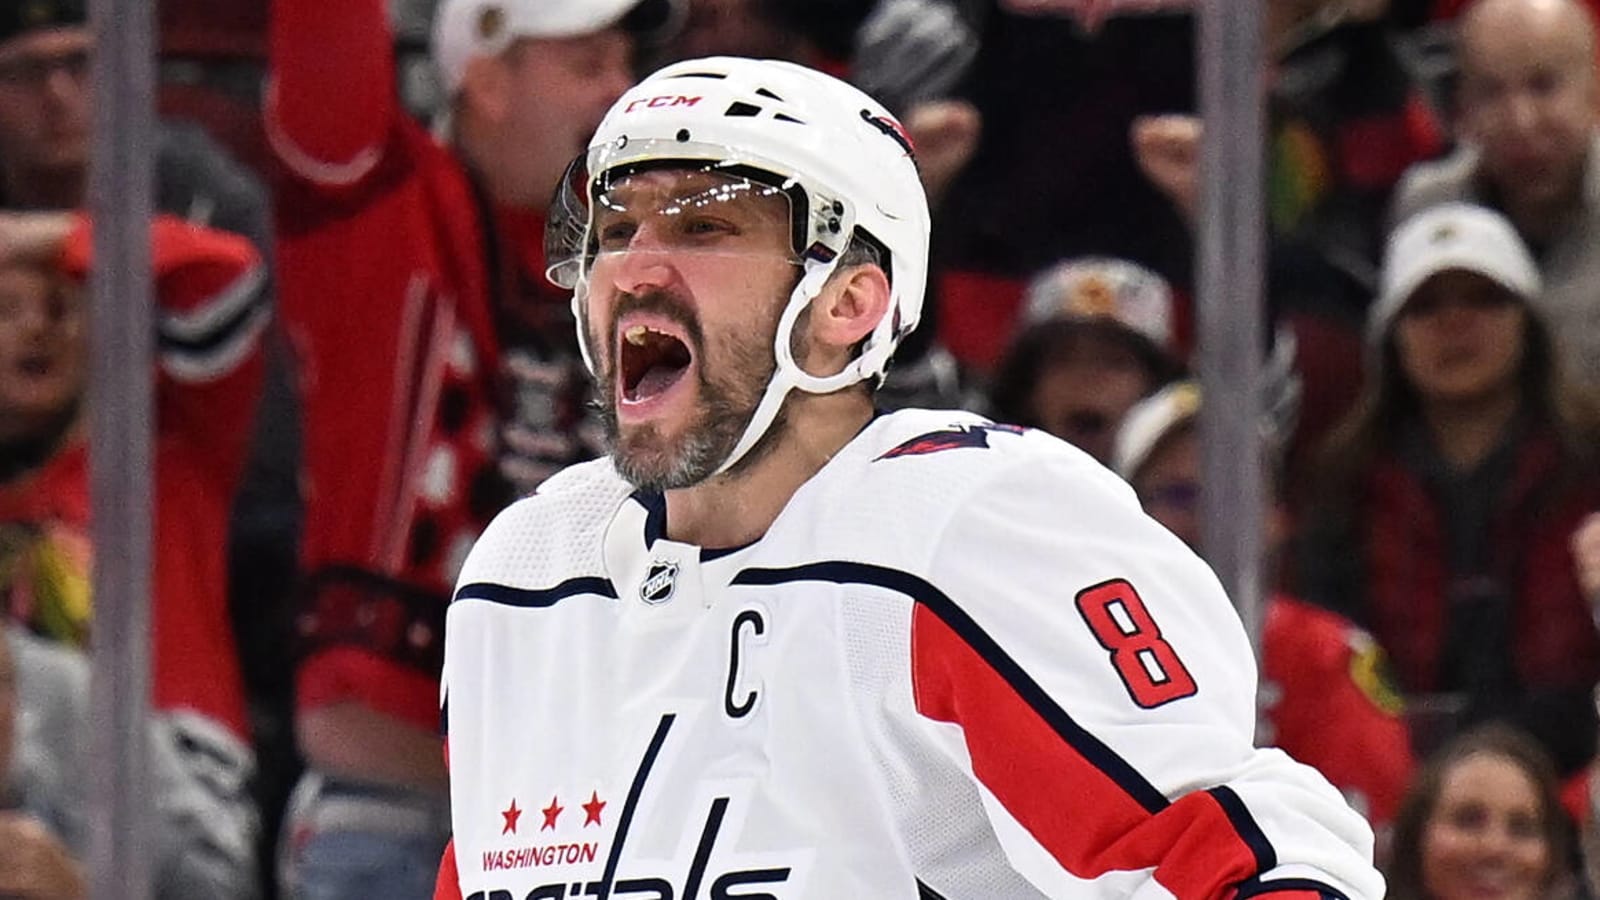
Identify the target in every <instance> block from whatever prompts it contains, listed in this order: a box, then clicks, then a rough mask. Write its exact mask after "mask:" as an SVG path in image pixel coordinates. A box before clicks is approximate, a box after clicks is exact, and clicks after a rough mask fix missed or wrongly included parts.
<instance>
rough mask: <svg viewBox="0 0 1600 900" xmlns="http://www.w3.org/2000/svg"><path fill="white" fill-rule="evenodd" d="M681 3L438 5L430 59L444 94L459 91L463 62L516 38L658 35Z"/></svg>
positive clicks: (567, 0) (531, 0)
mask: <svg viewBox="0 0 1600 900" xmlns="http://www.w3.org/2000/svg"><path fill="white" fill-rule="evenodd" d="M683 11H684V7H683V2H682V0H443V2H441V3H440V4H439V10H438V12H437V13H436V14H435V17H434V20H433V58H434V62H435V64H436V65H437V66H438V67H439V75H440V77H441V78H442V79H443V82H444V88H445V91H446V93H450V94H454V93H455V92H456V91H457V90H458V89H459V88H460V87H461V78H462V75H463V74H464V73H465V72H466V69H467V63H468V62H469V61H470V60H472V59H474V58H476V57H479V56H494V55H495V54H498V53H502V52H504V51H505V49H506V48H507V47H510V46H511V43H512V41H515V40H516V39H517V38H566V37H580V36H583V35H587V34H594V33H596V32H600V31H604V30H606V29H608V28H612V27H626V28H628V30H630V31H633V32H635V33H639V34H647V35H654V34H658V33H664V32H666V31H667V30H669V29H670V28H671V27H672V26H675V25H676V24H677V23H678V21H679V20H680V19H681V18H682V15H683Z"/></svg>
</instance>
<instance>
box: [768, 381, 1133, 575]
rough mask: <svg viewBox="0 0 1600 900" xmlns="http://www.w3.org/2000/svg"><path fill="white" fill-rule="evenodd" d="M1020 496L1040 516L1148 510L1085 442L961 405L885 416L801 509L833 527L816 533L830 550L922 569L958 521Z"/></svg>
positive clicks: (805, 496)
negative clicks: (1065, 510)
mask: <svg viewBox="0 0 1600 900" xmlns="http://www.w3.org/2000/svg"><path fill="white" fill-rule="evenodd" d="M1019 492H1022V493H1027V494H1029V495H1032V496H1033V497H1034V498H1035V500H1036V501H1037V502H1031V503H1029V504H1028V505H1029V506H1030V507H1031V508H1032V509H1033V510H1034V511H1036V512H1037V514H1038V515H1040V516H1044V515H1046V514H1047V512H1048V510H1049V509H1051V508H1059V505H1060V504H1061V503H1068V502H1070V503H1071V504H1072V505H1074V506H1077V507H1080V508H1081V507H1083V506H1084V505H1086V504H1090V505H1097V504H1101V503H1105V502H1110V503H1112V504H1113V505H1116V506H1122V507H1126V509H1127V510H1128V511H1129V512H1130V513H1133V512H1137V509H1138V506H1137V501H1136V500H1135V499H1134V497H1133V493H1132V491H1131V490H1130V489H1129V488H1128V487H1127V485H1126V484H1125V483H1123V481H1122V480H1121V479H1119V478H1117V477H1116V475H1114V474H1112V473H1111V472H1110V471H1109V470H1107V469H1106V468H1104V467H1103V466H1101V465H1100V464H1099V463H1097V462H1096V461H1095V460H1094V459H1092V458H1091V457H1090V456H1088V454H1086V453H1084V452H1082V451H1081V450H1079V449H1077V448H1076V447H1073V446H1071V445H1070V444H1067V443H1066V442H1064V441H1061V440H1058V439H1057V438H1055V437H1052V436H1050V435H1048V434H1045V433H1044V432H1040V431H1035V430H1032V429H1024V428H1019V427H1017V426H1014V425H1004V424H1000V423H996V422H993V421H990V420H988V419H985V418H983V417H982V416H979V415H976V414H973V413H968V412H961V411H952V410H903V411H900V412H896V413H890V414H886V415H882V416H879V417H878V418H877V419H876V420H874V421H873V422H872V423H871V424H870V425H869V426H868V427H867V428H866V429H864V430H863V431H862V433H861V434H860V435H858V436H857V437H856V439H855V440H853V441H852V442H851V443H850V444H849V445H847V446H846V447H845V448H844V449H843V450H842V451H840V453H839V454H838V455H837V456H836V457H835V458H834V459H833V461H831V462H830V463H829V464H828V465H827V466H826V467H825V468H824V469H823V470H822V471H821V472H819V473H818V474H817V476H816V477H814V478H813V479H812V481H811V482H809V483H808V484H807V485H805V487H804V488H802V490H801V492H800V494H799V495H798V496H797V498H796V501H797V502H796V503H794V504H791V506H792V507H795V508H796V509H795V511H796V512H800V511H801V510H803V511H804V515H803V516H796V517H795V518H809V519H810V520H812V521H813V522H815V521H825V522H827V523H828V527H827V528H826V529H823V530H816V529H813V530H810V531H809V532H808V534H809V535H810V540H811V541H815V542H817V543H818V544H819V546H817V547H815V549H816V550H817V551H818V552H820V553H822V554H824V555H827V554H829V553H834V554H836V555H840V556H842V557H846V558H850V557H859V556H861V555H862V554H868V555H872V556H877V557H880V558H879V559H877V560H875V561H878V562H882V563H884V564H889V565H895V564H896V563H897V561H899V562H900V563H903V564H904V565H906V566H909V567H911V568H918V567H919V566H918V563H919V562H926V559H927V554H928V553H929V552H931V551H932V549H933V548H934V547H935V546H936V545H937V544H938V542H939V540H940V538H941V537H942V536H943V535H944V533H945V532H946V530H947V529H948V528H949V527H950V526H951V524H952V523H953V522H957V521H960V520H961V519H962V518H964V517H969V516H972V515H974V514H976V513H977V511H978V510H980V509H981V508H983V507H985V506H987V505H990V504H993V503H996V502H1000V503H1006V502H1008V500H1007V498H1011V497H1012V495H1014V494H1017V493H1019ZM1057 524H1058V525H1070V522H1065V521H1059V520H1058V521H1057Z"/></svg>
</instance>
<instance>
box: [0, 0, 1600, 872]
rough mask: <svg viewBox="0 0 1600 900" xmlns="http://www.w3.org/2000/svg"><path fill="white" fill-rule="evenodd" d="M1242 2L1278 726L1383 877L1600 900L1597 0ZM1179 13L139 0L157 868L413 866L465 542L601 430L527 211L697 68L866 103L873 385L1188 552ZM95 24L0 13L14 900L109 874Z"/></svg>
mask: <svg viewBox="0 0 1600 900" xmlns="http://www.w3.org/2000/svg"><path fill="white" fill-rule="evenodd" d="M1240 2H1259V3H1261V4H1262V5H1263V11H1264V15H1265V26H1266V27H1265V44H1266V46H1265V54H1264V58H1263V60H1262V71H1261V79H1262V83H1263V85H1264V87H1265V89H1266V97H1267V102H1268V115H1267V123H1268V128H1267V133H1266V134H1263V135H1262V140H1263V142H1264V144H1263V146H1264V148H1265V151H1266V165H1267V171H1266V173H1265V175H1264V177H1265V179H1266V180H1265V184H1264V189H1265V190H1264V195H1265V198H1266V203H1267V209H1266V211H1265V212H1266V218H1267V222H1268V231H1269V234H1268V241H1267V254H1266V273H1265V275H1266V277H1265V284H1266V304H1267V316H1268V320H1269V322H1270V323H1271V324H1270V328H1269V329H1268V330H1269V332H1270V340H1268V341H1267V342H1266V345H1265V346H1263V347H1262V348H1261V352H1262V355H1263V359H1264V360H1265V361H1266V364H1265V366H1264V369H1263V380H1262V383H1261V384H1258V385H1239V386H1237V390H1239V391H1241V392H1244V393H1247V394H1248V395H1250V396H1254V397H1257V398H1259V414H1260V420H1259V421H1260V428H1259V435H1260V439H1261V441H1262V449H1263V458H1264V459H1265V460H1266V465H1265V468H1264V471H1263V472H1262V475H1261V477H1262V479H1263V484H1264V485H1265V488H1266V490H1265V495H1266V497H1267V498H1268V503H1267V505H1266V508H1264V509H1262V510H1261V511H1260V515H1261V524H1262V527H1263V533H1264V534H1265V535H1266V538H1267V539H1266V540H1265V541H1264V552H1263V559H1262V560H1261V565H1262V566H1263V571H1264V572H1265V573H1267V577H1266V578H1265V579H1264V583H1266V584H1267V585H1268V586H1269V589H1268V590H1267V592H1266V596H1264V597H1262V598H1260V599H1261V600H1262V601H1263V604H1262V607H1263V609H1264V611H1265V614H1264V622H1263V624H1262V630H1261V635H1260V644H1261V647H1260V657H1261V692H1260V695H1261V703H1260V713H1261V715H1260V727H1259V739H1260V741H1261V742H1262V743H1263V744H1272V745H1276V746H1280V747H1282V748H1283V749H1284V750H1285V751H1287V752H1289V753H1290V754H1291V755H1293V756H1295V757H1296V758H1298V759H1301V760H1302V761H1304V762H1306V763H1309V764H1311V765H1314V766H1316V767H1317V768H1318V769H1320V770H1321V771H1322V772H1323V774H1324V775H1326V776H1327V778H1328V779H1329V780H1330V781H1331V782H1332V783H1333V784H1334V785H1335V786H1337V787H1338V788H1340V789H1341V790H1342V791H1343V792H1344V793H1345V795H1346V796H1347V797H1348V798H1349V800H1350V801H1351V803H1352V804H1353V805H1354V806H1355V807H1356V808H1357V809H1359V810H1360V811H1362V812H1363V813H1364V814H1365V815H1367V817H1368V819H1369V821H1371V823H1372V824H1373V826H1374V829H1375V831H1376V833H1377V834H1378V836H1379V854H1380V862H1381V863H1382V864H1383V865H1384V867H1385V870H1386V872H1387V873H1388V876H1389V880H1390V896H1392V897H1396V898H1437V900H1447V898H1457V897H1468V896H1506V897H1513V896H1514V897H1593V896H1600V822H1597V821H1596V817H1595V810H1596V803H1597V800H1600V778H1592V777H1591V772H1593V770H1594V768H1595V765H1596V759H1597V745H1596V735H1597V716H1596V700H1595V688H1596V684H1597V682H1600V625H1597V621H1600V400H1597V399H1596V397H1597V396H1600V395H1597V394H1596V391H1600V78H1597V76H1600V44H1597V41H1596V25H1595V15H1596V12H1597V11H1600V2H1596V0H1240ZM1194 6H1195V4H1194V3H1193V2H1192V0H390V2H385V0H335V2H329V0H271V2H270V3H269V2H268V0H164V2H163V3H162V4H161V6H160V40H159V45H160V68H159V72H160V88H159V101H160V110H161V124H160V129H159V140H158V143H157V147H156V149H155V152H156V158H155V168H156V179H157V183H156V200H157V203H158V205H159V207H160V215H159V216H158V218H157V219H156V220H155V221H154V222H153V223H152V250H153V254H154V255H153V272H154V276H155V283H154V294H155V296H154V302H155V314H156V315H155V319H156V324H157V327H156V334H155V335H154V340H155V341H156V357H155V358H156V361H157V372H156V373H155V377H156V379H157V381H156V385H157V387H156V397H157V409H156V412H157V422H156V428H157V432H156V435H155V439H156V443H155V462H154V468H153V471H152V473H151V475H152V479H153V481H152V485H153V488H154V492H155V497H156V508H157V513H156V518H157V521H156V523H155V525H154V528H153V532H152V535H153V539H154V546H155V559H154V565H155V571H154V597H153V611H152V622H153V630H152V646H153V666H154V671H153V690H154V694H153V697H152V701H153V706H154V712H155V715H154V716H153V718H152V720H151V722H150V729H149V730H150V733H149V735H148V740H149V741H150V747H151V751H150V757H151V759H152V765H153V772H154V777H153V779H152V784H153V786H154V803H153V808H152V810H151V818H152V829H153V831H152V833H153V835H154V836H155V839H154V840H153V841H152V845H153V847H154V848H155V850H156V852H157V853H158V858H157V861H156V862H157V864H156V866H155V872H156V877H157V879H158V883H157V896H158V897H162V898H246V900H247V898H252V897H284V898H308V900H312V898H316V900H342V898H368V897H386V898H395V900H409V898H425V897H429V896H431V894H432V886H433V877H434V871H435V868H436V866H437V863H438V859H439V853H440V851H441V849H442V847H443V845H444V842H445V839H446V836H447V834H448V830H449V811H448V806H447V803H446V797H445V793H446V792H445V780H446V777H445V765H444V759H443V754H442V752H441V750H442V748H441V744H440V740H439V736H438V735H439V721H438V705H439V702H438V701H439V687H438V671H439V666H440V662H441V655H442V630H443V622H444V610H445V606H446V605H447V603H448V600H449V596H450V592H451V590H452V587H453V581H454V577H455V574H456V571H457V569H458V568H459V566H460V564H461V562H462V560H463V558H464V555H465V553H466V551H467V549H468V548H469V547H470V546H471V543H472V541H473V539H474V538H475V536H476V535H477V534H478V532H479V531H480V530H481V529H482V528H483V527H484V526H485V525H486V524H487V522H488V521H489V519H490V518H491V517H492V516H493V515H494V514H495V513H496V512H497V511H499V510H500V509H501V508H503V507H504V506H505V505H506V504H507V503H509V502H511V501H512V500H514V499H515V498H516V497H518V496H521V495H524V494H526V493H528V492H529V491H531V490H533V489H534V488H535V487H537V486H538V484H539V483H540V482H541V481H542V480H543V479H544V478H546V477H547V476H549V475H550V474H551V473H553V472H555V471H557V470H558V469H559V468H561V467H562V466H565V465H567V464H570V463H573V462H577V461H580V460H583V459H587V458H589V457H592V456H594V455H596V454H599V453H603V452H604V446H603V442H602V441H601V439H600V434H601V431H600V429H599V428H598V427H597V423H596V422H595V420H594V418H593V415H594V413H593V410H592V409H591V404H590V403H589V400H588V396H589V395H588V387H587V384H586V380H585V370H584V366H583V363H582V360H581V358H580V355H579V350H578V347H577V344H576V341H575V338H574V335H573V327H574V325H573V318H572V312H571V309H570V305H569V303H568V297H567V295H566V294H565V293H564V292H563V291H561V290H560V289H558V288H556V287H555V286H553V285H552V284H551V283H550V282H549V281H547V280H546V278H545V260H544V247H545V242H544V237H545V236H544V230H545V218H546V207H547V205H548V204H549V202H550V198H551V197H552V196H554V195H555V192H556V188H557V186H558V185H559V184H560V183H561V180H562V178H563V173H564V171H565V170H566V167H567V165H568V163H569V162H570V161H572V160H573V159H574V158H575V157H576V156H577V155H578V154H579V153H580V152H581V151H582V149H583V148H584V146H585V145H586V141H587V139H588V136H589V134H590V133H591V132H592V131H593V129H594V127H595V126H596V125H597V124H598V121H599V118H600V116H601V115H602V114H603V113H604V111H605V110H606V109H607V107H608V106H609V105H610V104H611V102H612V101H613V100H615V99H616V97H618V96H619V95H620V94H621V93H622V92H623V91H624V90H626V89H627V88H628V87H629V86H630V85H631V84H632V83H634V82H635V81H636V80H637V78H638V77H639V76H640V75H641V74H643V73H645V72H648V71H650V70H652V69H653V68H655V67H657V66H659V65H661V64H663V63H666V62H670V61H675V60H680V59H688V58H694V57H700V56H707V55H717V54H734V55H744V56H758V57H773V58H783V59H789V60H793V61H797V62H801V63H804V64H807V65H810V66H813V67H817V68H820V69H823V70H825V71H828V72H831V73H834V74H837V75H840V76H842V77H845V78H847V79H849V80H851V81H852V82H854V83H856V84H857V85H859V86H861V87H862V88H864V89H866V90H867V91H869V92H871V93H872V94H874V95H875V96H877V97H878V98H879V99H880V100H882V101H883V102H884V103H885V105H886V106H888V107H889V108H890V109H891V110H892V111H893V112H894V113H895V114H896V115H898V116H899V117H900V118H901V120H902V122H903V124H904V126H905V129H906V131H907V132H908V133H909V135H910V137H911V140H912V141H913V142H914V144H915V145H916V147H917V154H918V158H919V162H920V169H921V173H922V177H923V181H924V184H925V187H926V188H927V191H928V194H929V197H930V199H931V201H932V203H933V208H934V248H935V253H934V255H933V267H932V271H931V272H930V280H929V286H930V287H929V290H930V302H929V304H928V306H927V310H928V312H927V313H926V314H925V317H924V323H923V326H922V328H921V330H920V331H919V332H918V333H916V334H915V335H913V336H912V337H911V338H910V339H909V340H908V341H907V342H906V343H904V344H902V346H901V350H900V355H899V357H898V358H897V360H896V363H895V366H894V368H893V369H892V370H891V373H890V377H889V379H888V380H887V382H886V383H885V384H884V386H883V388H882V390H881V391H880V402H881V403H882V405H884V406H885V407H899V406H908V405H916V406H933V407H949V408H954V407H968V408H976V409H978V410H980V411H983V412H986V413H987V414H989V415H991V416H993V417H994V418H995V419H997V420H999V421H1004V422H1010V423H1016V424H1021V425H1026V426H1030V427H1034V428H1039V429H1043V430H1046V431H1049V432H1051V433H1053V434H1056V435H1058V436H1060V437H1062V438H1064V439H1066V440H1068V441H1071V442H1072V443H1074V444H1076V445H1077V446H1079V447H1080V448H1082V449H1083V450H1085V451H1086V452H1088V453H1089V454H1091V455H1093V456H1094V457H1095V458H1097V459H1098V460H1100V461H1101V462H1103V463H1104V464H1105V465H1106V466H1108V467H1111V468H1112V469H1114V470H1115V471H1116V472H1117V473H1118V474H1119V475H1121V476H1122V477H1123V478H1125V479H1126V480H1128V482H1129V483H1130V484H1131V485H1132V486H1133V488H1134V490H1135V491H1136V492H1137V494H1138V496H1139V498H1140V500H1141V502H1142V503H1143V505H1144V507H1145V509H1146V511H1147V512H1148V513H1149V514H1150V515H1151V516H1153V517H1155V518H1156V519H1158V520H1159V521H1161V522H1162V523H1163V524H1165V525H1166V526H1167V527H1169V528H1170V529H1171V530H1172V531H1174V532H1175V533H1176V534H1177V535H1179V536H1180V537H1182V538H1183V539H1184V540H1185V541H1187V542H1189V543H1190V544H1191V545H1192V546H1193V547H1195V549H1196V551H1197V552H1200V551H1201V550H1202V548H1203V546H1204V543H1205V541H1204V537H1205V536H1204V535H1203V534H1202V533H1201V520H1200V517H1199V503H1200V497H1201V494H1202V492H1203V491H1205V490H1218V489H1221V488H1219V487H1218V486H1210V487H1206V486H1204V485H1203V484H1202V483H1201V482H1202V473H1201V468H1202V467H1201V464H1200V458H1201V452H1202V449H1203V448H1202V446H1201V443H1200V432H1199V429H1198V428H1197V426H1196V423H1197V421H1198V419H1199V417H1201V416H1203V415H1204V413H1203V398H1202V396H1201V389H1200V387H1199V385H1198V384H1197V383H1196V382H1195V381H1193V380H1192V379H1191V377H1190V372H1191V368H1192V364H1193V363H1194V361H1195V359H1196V354H1197V353H1198V352H1199V351H1200V350H1201V349H1202V348H1198V347H1197V346H1196V340H1195V332H1196V328H1195V321H1196V316H1197V312H1196V309H1195V293H1194V272H1193V268H1194V266H1193V255H1194V248H1195V228H1196V225H1197V223H1198V222H1199V221H1201V220H1202V219H1203V218H1204V217H1205V216H1206V215H1207V210H1206V209H1204V208H1202V206H1201V203H1200V194H1201V191H1200V190H1199V185H1198V179H1199V157H1200V145H1201V141H1202V139H1203V133H1204V128H1205V123H1204V122H1203V121H1202V120H1201V119H1200V118H1199V117H1198V115H1197V112H1196V93H1197V91H1196V84H1195V70H1196V53H1197V52H1198V50H1199V48H1198V40H1197V33H1196V12H1195V9H1194ZM104 39H105V36H104V35H100V36H98V37H97V36H96V35H95V33H94V32H93V31H92V29H91V28H90V27H89V25H88V23H87V15H86V2H85V0H21V2H7V3H4V4H0V896H4V897H20V898H76V897H81V896H84V895H85V887H84V885H85V871H84V865H85V851H86V844H85V841H86V835H85V832H84V805H83V804H84V797H83V778H82V774H81V773H82V769H83V767H84V766H85V765H87V764H88V760H86V759H84V758H83V753H84V747H85V746H86V742H85V741H84V740H83V739H82V737H81V734H82V731H83V729H84V728H86V727H88V722H87V709H86V706H87V698H86V687H87V673H86V663H85V660H84V657H83V652H84V648H85V647H86V645H87V643H88V642H89V641H91V640H92V637H93V615H92V609H93V602H92V597H91V596H90V589H89V583H90V582H89V566H90V563H91V560H92V554H93V549H94V548H93V547H92V546H91V542H90V540H89V529H88V525H89V510H90V502H89V501H90V498H89V485H88V455H87V447H88V444H87V441H89V440H91V439H93V436H91V435H88V434H87V433H86V420H87V419H86V414H85V403H86V401H87V388H88V384H87V380H88V376H87V360H88V358H89V353H90V350H91V348H89V347H88V346H87V342H88V335H87V318H88V309H87V302H88V292H87V289H86V283H87V281H86V280H87V277H88V274H89V272H90V271H91V270H92V268H93V260H92V259H91V256H92V254H91V246H92V228H93V223H91V222H90V221H89V218H88V216H87V213H86V205H87V200H86V196H85V194H86V190H87V177H86V175H87V169H88V165H89V160H90V156H91V148H92V146H93V145H94V141H95V137H96V136H95V135H94V134H92V133H91V121H90V120H91V116H90V110H91V105H92V103H93V102H94V99H95V98H94V97H92V96H91V95H92V90H91V89H92V88H93V87H94V86H93V85H91V82H90V79H89V72H90V64H91V61H92V59H93V55H94V52H95V46H96V42H97V40H104ZM99 89H101V90H104V89H105V86H100V87H99ZM131 375H132V373H130V377H131ZM1061 514H1062V515H1072V514H1073V513H1072V511H1071V510H1062V511H1061Z"/></svg>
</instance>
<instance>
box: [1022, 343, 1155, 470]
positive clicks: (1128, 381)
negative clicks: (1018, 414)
mask: <svg viewBox="0 0 1600 900" xmlns="http://www.w3.org/2000/svg"><path fill="white" fill-rule="evenodd" d="M1153 386H1154V385H1152V384H1151V376H1150V372H1149V371H1148V370H1147V369H1146V368H1145V365H1144V362H1143V361H1142V360H1141V359H1140V358H1139V355H1138V354H1137V353H1135V352H1134V351H1133V349H1132V348H1131V347H1129V346H1127V344H1126V343H1124V342H1122V341H1118V340H1116V339H1114V338H1112V337H1110V336H1108V335H1103V334H1100V333H1098V332H1094V331H1090V330H1088V329H1084V330H1082V331H1080V332H1079V333H1077V334H1075V335H1074V336H1072V337H1071V338H1069V345H1068V346H1067V347H1066V348H1065V349H1064V352H1061V353H1059V354H1057V355H1056V357H1055V359H1054V360H1052V361H1051V362H1050V363H1048V364H1047V365H1046V366H1045V368H1044V371H1043V372H1042V373H1041V374H1040V376H1039V381H1038V383H1037V384H1036V385H1034V388H1033V395H1032V397H1031V398H1030V400H1029V404H1030V406H1031V408H1032V411H1033V416H1034V421H1035V422H1037V423H1038V426H1039V428H1041V429H1043V430H1044V431H1047V432H1049V433H1051V434H1053V435H1055V436H1056V437H1059V438H1062V439H1063V440H1066V441H1069V442H1070V443H1072V444H1074V445H1076V446H1077V447H1078V448H1080V449H1082V450H1083V451H1084V452H1086V453H1088V454H1089V455H1090V456H1093V457H1094V458H1095V459H1098V460H1100V461H1101V462H1105V461H1106V460H1109V459H1110V458H1111V447H1112V444H1113V442H1114V441H1115V439H1116V434H1117V428H1118V427H1119V426H1120V425H1121V424H1122V419H1123V417H1124V416H1126V415H1127V414H1128V410H1129V409H1131V408H1133V404H1135V403H1137V402H1138V401H1139V398H1141V397H1143V396H1144V395H1145V394H1147V393H1149V392H1150V389H1151V388H1152V387H1153Z"/></svg>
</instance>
